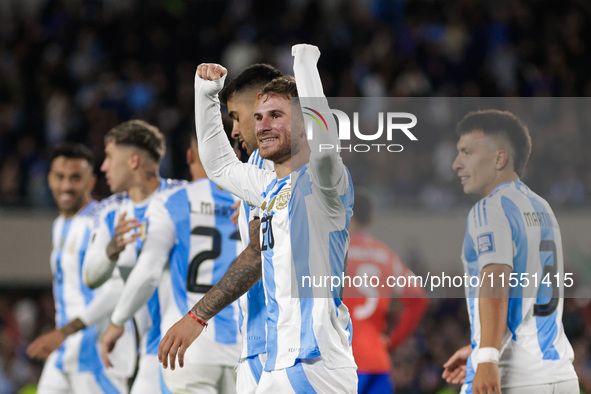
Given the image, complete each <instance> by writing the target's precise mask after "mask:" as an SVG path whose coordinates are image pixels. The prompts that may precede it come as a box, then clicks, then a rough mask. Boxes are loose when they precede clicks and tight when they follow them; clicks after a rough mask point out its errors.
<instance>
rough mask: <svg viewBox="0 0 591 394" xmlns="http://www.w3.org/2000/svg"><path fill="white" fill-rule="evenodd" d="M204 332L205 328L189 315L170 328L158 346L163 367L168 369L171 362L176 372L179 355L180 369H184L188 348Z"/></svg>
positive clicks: (171, 367)
mask: <svg viewBox="0 0 591 394" xmlns="http://www.w3.org/2000/svg"><path fill="white" fill-rule="evenodd" d="M202 331H203V326H202V325H201V324H199V323H197V322H196V321H195V320H193V319H192V318H191V317H190V316H189V315H188V314H187V315H185V316H183V318H182V319H181V320H179V321H178V322H176V323H175V324H174V326H172V327H170V329H169V330H168V331H167V332H166V335H165V336H164V338H162V340H161V341H160V346H158V360H160V362H161V363H162V367H163V368H167V367H168V365H169V361H170V369H171V370H173V371H174V367H175V359H176V357H177V354H178V359H179V367H181V368H182V367H183V366H184V365H185V352H186V351H187V348H188V347H189V346H190V345H191V344H192V343H193V341H194V340H195V339H197V337H198V336H199V335H200V334H201V332H202Z"/></svg>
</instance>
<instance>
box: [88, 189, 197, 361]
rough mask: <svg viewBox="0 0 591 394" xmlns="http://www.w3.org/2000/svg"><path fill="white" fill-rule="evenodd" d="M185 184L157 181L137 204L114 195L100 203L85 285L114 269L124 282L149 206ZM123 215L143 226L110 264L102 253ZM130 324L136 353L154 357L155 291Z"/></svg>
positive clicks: (157, 334)
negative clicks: (136, 343) (137, 345)
mask: <svg viewBox="0 0 591 394" xmlns="http://www.w3.org/2000/svg"><path fill="white" fill-rule="evenodd" d="M185 183H186V181H181V180H172V179H161V180H160V186H159V187H158V190H157V191H156V192H154V193H153V194H151V195H150V196H149V197H148V198H146V199H145V200H144V201H142V202H141V203H134V202H133V201H132V200H131V199H130V198H129V196H128V195H127V193H118V194H115V195H113V196H111V197H109V198H107V199H106V200H104V201H103V202H101V207H100V214H99V216H98V217H97V220H96V221H95V226H94V230H93V235H92V237H93V240H92V243H91V246H90V249H89V254H88V256H87V259H86V261H85V262H84V275H85V281H86V283H89V282H90V283H94V284H95V286H96V285H100V283H102V282H103V281H104V280H106V279H108V278H109V277H111V275H112V274H113V271H114V270H115V268H117V270H118V271H119V272H120V274H121V277H122V278H123V280H124V281H125V280H127V277H128V276H129V274H130V273H131V271H132V269H133V267H134V266H135V264H136V262H137V259H138V256H139V255H140V252H141V251H142V245H143V243H144V235H145V231H146V219H145V214H146V209H147V208H148V204H149V202H150V201H151V200H152V199H153V198H154V197H155V196H156V195H158V193H161V192H163V191H165V190H168V189H172V188H175V187H178V186H181V185H183V184H185ZM124 212H125V213H126V217H125V218H126V219H132V218H137V219H139V221H140V223H142V224H143V225H142V226H141V227H139V228H138V229H136V230H134V231H135V232H141V233H142V235H141V236H140V238H138V239H137V240H136V241H135V242H133V243H131V244H128V245H127V246H126V248H125V249H124V250H123V251H122V252H121V254H120V255H119V258H118V259H117V262H116V264H114V263H113V262H111V261H110V260H109V258H108V257H107V254H106V249H107V244H108V243H109V241H110V240H111V238H112V237H113V234H114V232H115V227H116V225H117V222H118V221H119V218H120V217H121V215H122V214H123V213H124ZM134 321H135V323H136V326H137V329H138V332H139V335H140V340H141V343H140V353H141V354H158V344H159V342H160V336H161V333H160V305H159V302H158V294H157V291H156V292H155V293H154V294H153V295H152V297H151V298H150V300H149V301H148V303H147V304H146V305H144V306H143V307H142V308H141V309H140V310H139V311H138V312H137V314H136V315H135V316H134Z"/></svg>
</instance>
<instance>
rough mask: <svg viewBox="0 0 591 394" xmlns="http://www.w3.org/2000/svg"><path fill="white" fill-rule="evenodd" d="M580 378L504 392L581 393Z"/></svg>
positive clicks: (509, 393) (535, 393)
mask: <svg viewBox="0 0 591 394" xmlns="http://www.w3.org/2000/svg"><path fill="white" fill-rule="evenodd" d="M580 392H581V390H580V389H579V380H578V379H571V380H565V381H563V382H558V383H549V384H539V385H536V386H524V387H514V388H508V389H503V394H579V393H580Z"/></svg>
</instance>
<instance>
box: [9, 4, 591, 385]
mask: <svg viewBox="0 0 591 394" xmlns="http://www.w3.org/2000/svg"><path fill="white" fill-rule="evenodd" d="M590 29H591V3H589V2H586V1H585V0H563V1H559V2H558V1H554V0H538V1H535V2H531V1H525V0H501V1H484V0H483V1H477V0H452V1H443V0H422V1H405V0H323V1H312V0H288V1H278V0H227V1H218V0H198V1H197V0H192V1H188V0H144V1H141V0H128V1H120V0H84V1H83V0H3V1H1V2H0V208H1V207H13V206H24V207H50V206H52V200H51V195H50V193H49V191H48V189H47V185H46V175H47V169H48V168H47V167H48V157H49V153H50V151H51V148H52V146H54V145H55V144H56V143H58V142H60V141H64V140H69V141H76V142H82V143H85V144H86V145H87V146H89V147H90V148H91V149H92V150H93V152H94V153H95V155H96V157H97V173H98V167H99V166H100V163H101V160H102V158H103V156H104V155H103V136H104V134H105V133H106V132H107V131H108V130H109V129H110V128H111V127H113V126H115V125H117V124H118V123H120V122H121V121H124V120H127V119H130V118H141V119H145V120H147V121H149V122H151V123H153V124H155V125H157V126H158V127H160V129H161V130H162V131H163V132H164V133H165V135H166V137H167V144H168V151H167V155H166V158H165V160H164V165H163V167H162V171H161V173H162V175H163V176H164V177H175V178H187V177H188V172H187V168H186V165H185V149H186V143H185V141H186V138H185V135H186V134H187V133H190V132H192V131H193V127H194V126H193V124H194V121H193V77H194V71H195V67H196V66H197V64H199V63H201V62H203V61H211V62H219V63H221V64H223V65H225V66H227V67H228V70H229V74H230V78H232V76H235V75H237V73H238V72H240V71H241V70H242V69H243V68H244V67H246V66H248V65H250V64H252V63H255V62H269V63H272V64H274V65H276V66H277V67H279V68H280V69H281V70H283V71H284V72H287V73H291V68H292V67H291V64H292V60H291V59H292V58H291V53H290V48H291V45H292V44H294V43H298V42H309V43H313V44H315V45H318V46H319V47H320V48H321V50H322V54H323V55H322V58H321V60H320V64H319V67H320V70H321V76H322V80H323V83H324V88H325V93H326V95H327V96H334V97H358V96H362V97H435V96H437V97H441V96H447V97H487V96H507V97H512V96H520V97H538V96H539V97H544V96H554V97H571V96H589V95H590V94H591V74H589V72H588V70H589V69H591V49H589V48H587V43H586V40H585V39H584V37H588V36H589V30H590ZM585 31H587V33H585ZM570 115H571V114H570V113H569V112H568V111H566V110H565V111H564V112H563V116H562V117H558V118H557V120H554V121H551V122H550V121H548V122H545V120H542V121H540V122H538V123H536V127H535V129H534V128H533V127H531V125H530V129H531V131H532V135H533V137H534V150H533V154H532V158H531V161H530V164H529V166H528V168H527V172H526V174H525V178H524V180H525V181H526V183H528V184H529V185H530V186H531V187H532V189H534V190H535V191H537V192H538V193H540V194H541V195H543V196H544V197H546V198H547V199H548V200H549V201H550V203H551V204H552V205H553V206H555V207H558V206H565V207H572V206H581V205H587V206H589V204H590V203H591V160H590V159H589V155H588V154H587V153H586V152H587V151H588V149H589V148H590V147H591V133H590V132H589V128H590V127H591V121H590V120H589V119H586V118H585V117H583V118H581V119H574V118H573V117H572V116H570ZM426 133H428V131H426ZM422 136H424V137H422V139H421V143H420V144H418V145H416V146H417V148H416V149H414V150H413V151H412V152H413V153H412V154H404V155H402V154H401V155H391V156H388V160H389V162H388V163H387V165H383V163H379V162H377V163H376V162H375V160H377V159H375V157H374V156H371V155H369V156H360V155H358V156H356V157H355V160H356V161H355V168H354V169H353V170H352V172H353V173H354V175H355V172H358V173H361V174H363V170H364V168H373V166H376V165H377V166H381V167H382V168H386V169H387V171H386V172H385V173H384V174H381V175H379V176H372V177H363V176H362V175H360V176H358V177H355V179H356V181H357V179H359V180H361V182H365V183H368V184H367V186H369V187H370V188H372V189H373V190H374V191H375V192H376V193H377V194H378V195H379V196H381V198H382V199H384V200H387V201H388V202H391V203H392V204H408V205H414V206H417V207H430V208H437V207H439V208H447V207H449V206H453V205H455V204H458V203H462V202H463V201H465V198H464V197H463V196H462V193H461V190H460V188H459V186H458V185H457V180H456V179H455V177H454V174H453V173H451V169H450V167H451V162H452V160H453V157H454V156H455V140H456V138H455V136H454V135H453V133H452V131H451V130H448V131H447V132H442V131H441V130H434V131H432V132H431V134H429V135H426V134H422ZM423 141H424V142H423ZM345 156H346V155H345ZM372 160H373V161H372ZM380 160H383V157H381V158H380ZM365 161H367V163H366V162H365ZM95 193H96V196H97V197H99V198H101V197H105V196H106V195H107V194H108V188H107V187H106V185H105V183H104V182H99V183H98V186H97V190H96V192H95ZM433 301H434V302H433V303H432V305H431V307H430V310H429V312H428V314H427V317H426V319H425V320H424V321H423V323H422V324H421V326H420V328H419V330H418V331H417V332H416V334H415V335H414V336H413V338H412V339H411V340H410V341H409V342H407V343H406V344H405V345H404V346H403V347H401V348H400V349H399V350H398V351H397V352H396V354H395V355H394V372H393V376H394V381H395V385H396V387H397V392H398V393H436V392H439V393H444V392H447V391H445V390H448V389H449V388H446V386H445V385H444V384H443V382H442V380H441V379H440V376H441V365H442V364H443V362H444V361H445V360H446V359H447V358H448V357H449V355H450V354H451V353H452V352H453V351H454V350H455V349H457V348H458V347H460V346H461V345H464V344H466V343H467V341H468V338H469V327H468V316H467V314H466V311H465V307H464V301H463V300H461V299H453V300H433ZM586 301H588V300H586ZM52 309H53V305H52V301H51V292H50V291H49V290H47V291H45V290H43V291H40V290H38V291H37V290H36V291H33V292H31V291H22V292H15V291H11V292H6V293H0V394H4V393H13V392H16V391H17V390H19V389H22V388H23V387H25V390H26V387H27V385H28V384H31V383H34V382H36V380H37V378H38V374H39V372H40V368H39V365H37V364H32V363H30V362H29V361H28V360H27V358H26V355H25V352H24V349H25V347H26V344H27V343H29V342H30V340H31V339H32V338H34V337H35V336H36V335H38V334H39V333H40V332H42V331H43V330H45V329H47V328H48V327H51V326H52V325H53V314H52V313H53V312H52ZM565 328H566V330H567V334H568V335H569V337H570V339H571V342H572V344H573V347H574V348H575V353H576V367H577V370H578V372H579V377H580V379H581V388H582V389H584V390H586V391H588V392H591V355H590V354H589V351H590V350H591V345H590V343H591V342H590V338H591V333H590V332H589V330H590V329H591V310H590V307H589V305H588V304H585V303H584V302H583V303H581V304H578V303H577V301H576V300H567V302H566V307H565ZM442 333H443V334H444V335H442ZM452 389H454V390H455V389H457V388H452ZM23 392H25V391H23Z"/></svg>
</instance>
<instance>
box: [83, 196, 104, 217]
mask: <svg viewBox="0 0 591 394" xmlns="http://www.w3.org/2000/svg"><path fill="white" fill-rule="evenodd" d="M100 205H101V204H100V203H99V202H98V201H96V200H92V201H91V202H89V203H88V204H87V205H86V206H85V207H84V208H82V210H81V211H80V212H79V213H78V216H79V217H81V218H91V219H93V218H94V217H95V216H96V215H98V214H99V212H100Z"/></svg>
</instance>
